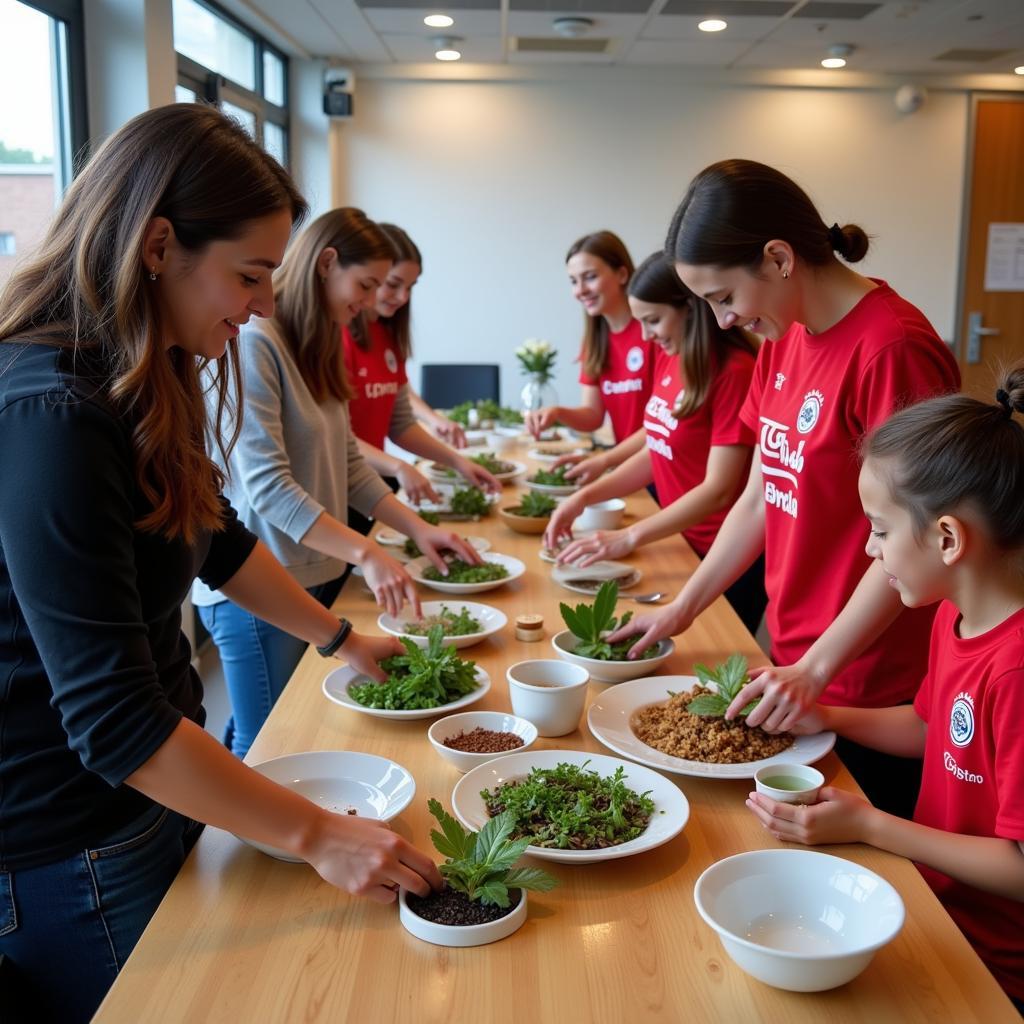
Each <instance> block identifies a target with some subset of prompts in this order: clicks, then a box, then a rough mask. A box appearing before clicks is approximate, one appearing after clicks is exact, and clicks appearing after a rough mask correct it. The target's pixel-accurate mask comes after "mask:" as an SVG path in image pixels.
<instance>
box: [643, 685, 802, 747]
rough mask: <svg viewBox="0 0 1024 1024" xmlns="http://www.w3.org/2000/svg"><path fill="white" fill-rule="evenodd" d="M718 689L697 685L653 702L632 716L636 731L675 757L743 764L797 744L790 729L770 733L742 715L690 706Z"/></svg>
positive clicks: (645, 740)
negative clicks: (696, 711)
mask: <svg viewBox="0 0 1024 1024" xmlns="http://www.w3.org/2000/svg"><path fill="white" fill-rule="evenodd" d="M713 692H714V691H712V690H709V689H707V688H706V687H704V686H695V687H694V688H693V689H692V690H689V691H687V692H686V693H677V694H674V695H673V696H671V697H670V698H669V699H668V701H667V702H665V703H664V704H649V705H648V706H647V707H645V708H641V709H640V710H639V711H637V712H636V713H635V714H634V715H633V717H632V718H631V719H630V723H629V724H630V727H631V728H632V730H633V733H634V735H635V736H636V737H637V739H639V740H640V741H641V742H643V743H646V744H647V746H649V747H653V748H654V749H655V750H660V751H661V752H662V753H663V754H670V755H671V756H672V757H681V758H684V759H685V760H687V761H707V762H710V763H712V764H743V763H745V762H748V761H759V760H761V758H763V757H773V756H774V755H775V754H779V753H781V752H782V751H783V750H786V749H788V748H789V747H791V746H792V745H793V737H792V735H790V734H789V733H788V732H783V733H778V734H774V735H773V734H772V733H767V732H765V731H764V729H762V728H761V727H760V726H753V727H751V726H749V725H747V724H746V722H745V721H744V720H743V719H742V718H734V719H733V720H732V721H731V722H727V721H726V720H725V719H724V718H705V717H702V716H700V715H691V714H690V712H689V711H687V710H686V706H687V705H688V704H689V703H690V701H692V700H693V699H694V697H699V696H700V695H701V694H702V693H713Z"/></svg>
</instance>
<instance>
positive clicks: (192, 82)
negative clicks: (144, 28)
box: [174, 0, 291, 168]
mask: <svg viewBox="0 0 1024 1024" xmlns="http://www.w3.org/2000/svg"><path fill="white" fill-rule="evenodd" d="M192 2H193V3H196V4H198V5H199V6H200V7H205V8H206V9H207V10H208V11H210V12H211V13H212V14H214V15H215V16H216V17H218V18H220V19H221V20H222V21H224V22H227V24H229V25H231V27H232V28H235V29H238V31H240V32H242V33H244V34H245V35H246V36H248V38H249V39H251V40H252V42H253V60H254V62H255V75H254V81H255V83H256V88H255V89H248V88H246V87H245V86H244V85H240V84H239V83H238V82H236V81H235V80H234V79H231V78H227V77H226V76H224V75H222V74H220V73H219V72H217V71H214V70H213V69H211V68H208V67H206V66H205V65H204V64H200V63H199V62H198V61H195V60H193V59H192V58H191V57H186V56H185V55H184V54H183V53H179V52H178V51H177V50H175V51H174V52H175V56H176V57H177V59H178V79H177V81H178V85H183V86H185V87H186V88H187V89H191V90H192V91H193V92H195V94H196V95H197V96H200V97H202V98H203V99H205V100H206V101H207V102H209V103H214V104H216V105H217V106H218V107H219V106H220V104H221V101H222V100H227V101H228V102H229V103H233V104H235V105H236V106H239V107H244V108H245V109H246V110H249V111H251V112H252V113H253V114H254V115H255V117H256V132H257V136H258V137H257V142H259V144H260V145H261V146H262V145H263V125H264V123H265V122H267V121H270V122H272V123H273V124H276V125H277V126H278V127H279V128H280V129H281V130H282V131H283V132H284V166H285V167H286V168H287V166H288V161H289V159H290V156H291V145H290V142H291V117H290V101H291V96H290V92H289V88H288V55H287V54H286V53H283V52H282V51H281V50H279V49H278V48H277V47H276V46H274V45H273V43H271V42H269V41H268V40H267V39H264V38H263V36H261V35H260V34H259V33H258V32H256V31H255V30H253V29H252V28H250V27H249V26H248V25H246V24H244V23H242V22H241V21H239V20H238V19H237V18H236V17H234V16H233V15H232V14H231V13H230V12H229V11H226V10H224V8H223V7H221V6H220V5H219V4H216V3H214V2H213V0H192ZM264 53H270V54H273V56H274V57H276V58H277V59H278V60H279V61H280V62H281V65H282V68H283V87H284V103H283V104H282V105H281V106H278V105H277V104H276V103H271V102H270V100H268V99H267V98H266V97H265V96H264V95H263V88H264V81H263V54H264Z"/></svg>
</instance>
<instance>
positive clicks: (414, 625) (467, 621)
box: [402, 604, 484, 636]
mask: <svg viewBox="0 0 1024 1024" xmlns="http://www.w3.org/2000/svg"><path fill="white" fill-rule="evenodd" d="M434 626H440V627H441V629H442V631H443V632H444V635H445V636H469V635H470V634H471V633H479V632H481V631H482V630H483V628H484V627H483V626H482V625H481V624H480V620H479V619H475V618H474V617H473V616H472V615H470V613H469V609H468V608H466V607H462V608H460V609H459V610H458V611H457V612H453V611H452V610H451V608H449V607H448V605H446V604H443V605H441V610H440V611H439V612H438V613H437V614H436V615H427V616H425V617H424V618H423V621H422V622H406V623H405V624H404V625H403V626H402V628H403V629H404V630H405V632H406V633H408V634H409V635H410V636H428V635H429V633H430V630H431V629H433V628H434Z"/></svg>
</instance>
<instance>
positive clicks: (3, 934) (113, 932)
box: [0, 805, 202, 1024]
mask: <svg viewBox="0 0 1024 1024" xmlns="http://www.w3.org/2000/svg"><path fill="white" fill-rule="evenodd" d="M201 831H202V825H199V824H197V823H196V822H194V821H192V820H191V819H189V818H185V817H182V815H180V814H177V813H175V812H174V811H169V810H167V808H165V807H160V806H158V805H154V806H153V807H151V808H150V809H149V810H147V811H146V812H145V813H144V814H143V815H141V816H140V817H138V818H136V819H135V821H133V822H132V823H131V824H129V825H127V826H125V827H124V828H121V829H118V830H117V831H115V832H112V833H110V834H109V835H107V836H104V838H103V839H102V840H100V841H99V842H98V843H97V844H96V845H95V846H93V847H91V848H89V849H83V850H80V851H79V852H77V853H75V854H74V855H73V856H71V857H68V858H67V859H66V860H63V861H59V862H58V863H56V864H46V865H43V866H42V867H34V868H23V869H20V870H16V871H0V958H2V961H3V962H2V965H0V992H2V993H3V996H2V999H0V1018H2V1019H3V1020H4V1022H5V1024H7V1022H10V1024H17V1022H20V1021H32V1022H33V1024H37V1022H38V1024H41V1022H44V1021H59V1022H61V1024H66V1022H76V1021H88V1020H89V1018H90V1017H91V1016H92V1015H93V1013H95V1011H96V1007H97V1006H99V1004H100V1001H101V1000H102V999H103V996H104V995H105V994H106V992H107V989H108V988H110V985H111V984H112V982H113V981H114V978H115V977H116V976H117V972H118V971H119V970H120V969H121V967H122V966H124V962H125V960H127V959H128V954H129V953H131V951H132V949H133V948H134V947H135V943H136V942H137V941H138V939H139V936H140V935H141V934H142V931H143V929H144V928H145V927H146V925H147V924H148V923H149V919H150V918H151V917H152V916H153V913H154V911H155V910H156V908H157V906H158V905H159V903H160V900H161V899H163V896H164V893H165V892H166V891H167V889H168V887H169V886H170V884H171V882H172V881H174V876H175V875H176V874H177V873H178V869H179V868H180V867H181V865H182V863H183V862H184V860H185V857H186V855H187V854H188V851H189V850H191V849H192V846H193V844H194V843H195V841H196V839H197V838H198V837H199V834H200V832H201Z"/></svg>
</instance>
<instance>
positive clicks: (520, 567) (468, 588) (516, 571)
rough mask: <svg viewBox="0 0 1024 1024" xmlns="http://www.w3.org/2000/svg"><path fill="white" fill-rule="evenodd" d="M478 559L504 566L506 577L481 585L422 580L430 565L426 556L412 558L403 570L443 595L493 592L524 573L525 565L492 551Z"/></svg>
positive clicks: (515, 559) (508, 556) (516, 559)
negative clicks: (506, 571) (506, 572)
mask: <svg viewBox="0 0 1024 1024" xmlns="http://www.w3.org/2000/svg"><path fill="white" fill-rule="evenodd" d="M480 557H481V558H482V559H483V560H484V561H485V562H491V563H493V564H495V565H503V566H505V568H506V569H507V570H508V575H507V576H506V577H505V578H504V579H500V580H486V581H484V582H483V583H448V582H446V581H445V580H428V579H425V578H424V576H423V570H424V569H425V568H426V567H427V566H428V565H431V564H432V563H431V562H430V559H428V558H427V557H426V556H424V557H423V558H414V559H413V560H412V561H411V562H409V563H408V564H407V565H406V567H405V568H406V570H407V572H408V573H409V575H410V576H411V577H412V578H413V579H414V580H415V581H416V582H417V583H422V584H423V586H425V587H430V588H432V589H433V590H440V591H441V593H443V594H482V593H483V592H484V591H486V590H495V589H496V588H497V587H503V586H505V584H506V583H511V582H512V581H513V580H517V579H519V577H520V576H522V575H523V573H525V572H526V566H525V564H524V563H522V562H521V561H520V560H519V559H518V558H513V557H512V556H511V555H499V554H497V553H495V552H493V551H488V552H486V553H484V554H482V555H481V556H480Z"/></svg>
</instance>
